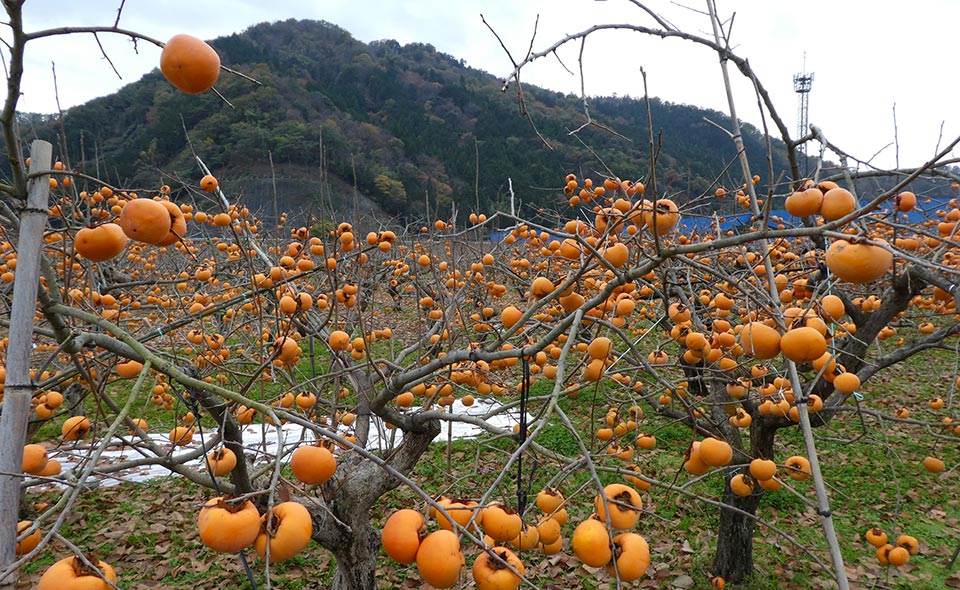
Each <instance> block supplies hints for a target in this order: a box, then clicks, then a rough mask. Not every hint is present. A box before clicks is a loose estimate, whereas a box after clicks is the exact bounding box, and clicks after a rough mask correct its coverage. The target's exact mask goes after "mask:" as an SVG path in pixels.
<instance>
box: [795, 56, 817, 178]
mask: <svg viewBox="0 0 960 590" xmlns="http://www.w3.org/2000/svg"><path fill="white" fill-rule="evenodd" d="M806 70H807V55H806V54H804V55H803V72H801V73H799V74H794V75H793V90H794V92H796V93H797V95H798V96H797V99H798V100H797V103H798V108H797V139H799V138H801V137H803V136H804V135H806V134H807V131H808V129H807V127H808V125H809V120H808V117H809V114H810V87H811V86H813V72H810V73H809V74H808V73H807V71H806ZM800 154H801V156H802V159H803V173H804V174H806V173H807V142H804V143H802V144H801V145H800Z"/></svg>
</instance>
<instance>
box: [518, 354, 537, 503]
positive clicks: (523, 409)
mask: <svg viewBox="0 0 960 590" xmlns="http://www.w3.org/2000/svg"><path fill="white" fill-rule="evenodd" d="M522 358H523V381H522V382H521V383H520V447H521V448H523V445H524V443H526V442H527V398H528V397H529V395H530V359H529V358H528V357H526V356H524V357H522ZM530 479H531V480H532V479H533V477H532V474H531V478H530ZM526 508H527V490H526V488H524V486H523V453H520V456H518V457H517V512H518V513H519V514H520V516H521V518H522V517H523V513H524V511H525V510H526Z"/></svg>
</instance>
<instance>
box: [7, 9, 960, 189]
mask: <svg viewBox="0 0 960 590" xmlns="http://www.w3.org/2000/svg"><path fill="white" fill-rule="evenodd" d="M119 4H120V0H85V1H83V2H64V1H53V0H28V1H27V2H26V4H25V6H24V21H25V28H26V29H27V30H28V31H30V30H36V29H43V28H49V27H55V26H65V25H109V24H112V23H113V20H114V18H115V17H116V11H117V8H118V6H119ZM885 4H886V3H884V2H875V1H874V0H803V1H798V2H785V1H780V0H776V1H771V0H736V1H734V0H726V1H725V0H718V5H719V9H720V13H721V15H722V16H725V17H729V16H731V15H732V14H733V13H734V12H736V17H735V20H734V26H733V34H732V41H733V45H734V50H735V52H736V53H738V54H739V55H741V56H743V57H746V58H748V59H749V60H750V63H751V64H752V65H753V67H754V69H755V70H756V72H757V74H758V77H759V78H760V80H761V82H762V83H763V84H764V85H765V86H766V87H767V89H768V90H769V91H770V93H771V95H772V96H773V99H774V102H775V103H776V105H777V106H778V109H779V111H780V114H781V116H782V117H783V118H784V119H785V121H786V122H787V124H788V126H789V127H790V128H791V130H795V128H796V120H797V95H796V94H795V93H794V91H793V82H792V81H793V75H794V74H795V73H797V72H800V71H801V70H802V69H803V60H804V52H806V69H807V71H811V72H814V74H815V80H814V83H813V91H812V93H811V94H810V122H811V123H814V124H816V125H818V126H820V127H821V128H822V129H823V131H824V133H825V134H826V135H827V137H828V138H829V139H830V140H831V141H832V142H834V143H835V144H837V145H839V146H841V147H843V148H844V149H846V150H847V151H848V152H850V153H852V154H853V155H855V156H857V157H860V158H862V159H870V158H871V157H873V156H874V155H875V154H878V152H879V154H878V155H876V158H875V160H874V162H875V163H876V164H878V165H880V166H886V167H890V166H893V165H894V164H895V162H896V155H897V153H896V150H895V149H894V147H893V145H892V143H893V142H894V139H895V127H896V129H897V130H898V139H899V164H900V165H901V166H916V165H919V164H920V163H922V162H923V161H925V160H926V159H928V158H929V157H930V156H931V155H932V154H933V153H934V151H935V150H936V148H937V145H938V142H940V143H941V144H945V143H947V142H949V141H950V140H952V139H953V138H954V137H955V136H957V135H960V112H958V107H957V104H958V97H960V92H958V90H960V80H958V76H957V73H956V70H955V68H953V67H952V66H950V65H949V64H950V63H952V62H953V60H954V59H955V55H956V46H955V43H953V42H952V39H953V38H954V37H955V36H956V30H955V29H956V27H957V26H958V23H960V1H956V0H918V1H915V2H913V3H911V4H910V6H909V8H907V7H905V6H904V5H902V4H901V5H899V6H898V8H896V9H886V8H881V6H883V5H885ZM647 5H648V6H649V7H651V8H653V9H654V10H658V11H660V13H661V15H663V16H664V17H665V18H666V19H667V20H669V21H670V22H672V23H673V24H674V25H676V26H678V27H680V28H683V29H685V30H687V31H690V32H693V33H697V34H701V35H704V36H708V35H709V34H710V33H709V21H708V20H707V19H706V18H705V17H704V16H703V15H701V14H698V13H697V12H695V11H693V10H690V9H687V8H683V7H681V6H680V5H678V4H676V3H673V2H668V1H665V0H650V1H649V2H647ZM690 5H691V6H692V7H694V8H696V9H697V10H703V9H704V8H705V4H704V3H703V2H701V1H700V0H691V3H690ZM481 13H483V15H484V16H485V17H486V18H487V21H488V22H489V23H490V24H491V25H492V26H493V27H494V28H495V29H496V30H497V32H498V33H499V34H500V35H501V37H502V38H503V39H504V41H505V43H506V44H507V46H508V48H509V49H510V50H511V51H512V52H513V54H514V55H515V56H516V55H522V54H524V53H525V52H526V49H527V47H528V45H529V43H530V35H531V32H532V31H533V27H534V22H535V20H536V17H537V15H538V14H539V15H540V21H539V27H538V32H537V37H536V40H535V43H534V49H535V50H537V49H543V48H545V47H547V46H549V45H550V44H552V43H553V42H555V41H557V40H559V39H560V38H562V37H563V36H565V35H566V34H569V33H574V32H577V31H579V30H582V29H584V28H587V27H589V26H591V25H594V24H601V23H615V22H630V23H635V24H643V25H649V26H653V23H652V22H651V21H650V19H649V18H648V17H647V16H646V15H645V14H644V13H642V12H641V11H640V10H639V9H638V8H637V7H636V6H634V5H633V4H632V3H631V2H629V1H628V0H605V1H601V2H597V1H593V0H453V1H451V0H446V1H439V0H274V1H273V2H263V1H262V0H190V1H188V0H127V1H126V5H125V7H124V9H123V15H122V18H121V21H120V25H121V27H124V28H129V29H134V30H137V31H140V32H142V33H144V34H145V35H148V36H151V37H154V38H157V39H161V40H166V39H168V38H169V37H171V36H172V35H174V34H176V33H189V34H192V35H195V36H198V37H201V38H205V39H211V38H214V37H217V36H221V35H226V34H230V33H234V32H240V31H243V30H244V29H245V28H247V27H249V26H251V25H253V24H256V23H259V22H263V21H276V20H283V19H287V18H303V19H322V20H326V21H328V22H332V23H334V24H337V25H339V26H341V27H343V28H344V29H346V30H348V31H349V32H350V33H351V34H352V35H353V36H354V37H355V38H357V39H360V40H361V41H372V40H376V39H386V38H391V39H396V40H397V41H399V42H400V43H409V42H414V41H419V42H424V43H430V44H432V45H434V46H435V47H436V48H437V49H438V50H440V51H443V52H445V53H448V54H451V55H453V56H455V57H457V58H462V59H464V60H466V62H467V63H468V64H469V65H470V66H473V67H477V68H481V69H483V70H486V71H488V72H491V73H493V74H495V75H497V76H498V77H503V76H506V75H507V74H509V73H510V71H511V65H510V62H509V60H508V58H507V57H506V55H505V54H504V52H503V50H502V49H501V48H500V45H499V43H498V42H497V40H496V39H495V38H494V37H493V35H492V34H491V33H490V32H489V31H488V30H487V28H486V27H485V26H484V24H483V22H482V21H481V19H480V14H481ZM5 34H6V31H4V35H5ZM101 39H102V41H103V44H104V47H105V48H106V51H107V53H108V54H109V56H110V58H111V60H112V61H113V63H114V64H115V65H116V67H117V69H118V70H119V72H120V74H121V75H122V76H123V79H122V80H120V79H118V78H117V76H116V75H115V74H114V73H113V71H112V70H111V68H110V66H109V65H108V64H107V63H106V61H105V60H104V59H103V58H102V56H101V54H100V50H99V49H98V47H97V45H96V42H95V40H94V39H93V37H92V36H90V35H84V36H76V37H74V38H66V37H56V38H53V39H50V40H38V41H34V42H31V43H30V44H29V45H28V47H27V63H26V74H25V76H24V83H23V88H22V90H23V93H24V96H23V98H22V100H21V102H20V108H21V110H24V111H36V112H53V111H55V110H56V103H55V102H54V99H53V89H54V85H53V76H52V73H51V62H55V63H56V70H57V80H58V86H59V94H60V104H61V106H62V107H63V108H68V107H70V106H73V105H76V104H80V103H83V102H85V101H88V100H90V99H92V98H95V97H97V96H101V95H104V94H109V93H111V92H113V91H115V90H116V89H117V88H119V87H120V86H122V85H124V84H128V83H131V82H134V81H136V80H138V79H139V78H140V77H141V76H142V75H143V74H145V73H146V72H148V71H150V70H151V69H153V68H154V67H156V66H157V64H158V63H159V56H160V50H159V49H158V48H156V47H154V46H152V45H148V44H141V45H140V47H139V54H137V53H135V52H134V51H133V47H132V45H131V43H130V42H129V40H125V39H123V38H114V39H108V38H107V37H106V36H101ZM578 51H579V46H570V47H568V48H567V49H566V50H565V51H563V52H562V53H561V54H560V57H561V58H562V59H563V61H564V63H566V64H567V66H568V67H570V68H571V69H572V70H574V71H575V72H576V71H577V69H576V67H575V66H576V62H577V53H578ZM584 62H585V67H584V72H585V76H586V81H585V85H586V89H587V93H588V94H594V95H598V94H607V95H608V94H613V93H617V94H619V95H631V96H642V94H643V87H642V83H641V81H640V76H639V71H640V68H643V69H644V70H645V71H646V72H647V77H648V84H649V87H650V92H651V94H652V95H654V96H659V97H661V98H663V99H665V100H669V101H671V102H678V103H688V104H694V105H698V106H704V107H710V108H714V109H718V110H723V111H725V110H726V99H725V96H724V92H723V87H722V85H721V75H720V68H719V66H718V61H717V59H716V56H715V55H713V54H711V53H710V52H709V51H708V50H706V49H704V48H701V47H697V46H694V45H692V44H690V43H688V42H684V41H680V40H656V39H648V38H644V37H643V36H641V35H640V34H637V33H628V32H600V33H598V34H596V35H594V36H593V37H591V38H590V39H589V40H588V41H587V43H586V48H585V58H584ZM731 74H732V75H733V76H734V79H735V83H736V99H737V101H738V114H739V115H740V118H741V119H744V120H747V121H750V122H752V123H754V124H756V125H758V126H759V124H760V122H761V121H760V116H759V111H758V109H757V106H756V99H755V97H754V95H753V93H752V89H751V88H750V86H749V84H747V83H746V82H745V80H744V79H743V77H742V76H740V74H739V73H738V72H737V71H736V70H735V69H731ZM523 79H524V80H526V81H527V82H531V83H535V84H538V85H542V86H547V87H549V88H552V89H556V90H560V91H565V92H579V90H580V80H579V78H578V77H577V76H574V75H571V74H570V73H568V72H566V71H565V70H564V69H563V68H562V67H561V66H560V65H559V64H558V61H557V60H556V59H552V58H551V59H544V60H541V61H539V62H536V63H535V64H533V65H532V66H530V67H529V69H528V70H526V71H525V72H524V76H523ZM894 110H895V112H896V126H895V124H894ZM654 124H655V125H656V122H654ZM941 126H942V128H941ZM941 134H942V137H941ZM669 140H670V138H666V141H669ZM888 145H889V147H886V148H885V146H888ZM958 153H960V152H958ZM624 174H625V175H630V173H629V172H624Z"/></svg>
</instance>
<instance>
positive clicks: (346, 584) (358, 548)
mask: <svg viewBox="0 0 960 590" xmlns="http://www.w3.org/2000/svg"><path fill="white" fill-rule="evenodd" d="M439 433H440V422H439V421H438V420H430V421H428V422H427V423H426V424H423V425H422V426H420V427H419V430H418V431H416V432H413V431H408V432H406V433H404V440H403V443H401V444H400V446H399V447H397V448H396V449H394V451H393V452H392V453H390V455H389V457H390V458H389V460H388V461H387V463H388V464H389V465H390V467H391V468H393V469H394V470H396V472H397V473H399V474H401V475H403V476H406V474H408V473H410V472H411V471H412V470H413V468H414V467H415V466H416V464H417V461H418V460H419V459H420V456H421V455H423V453H425V452H426V451H427V449H428V448H429V447H430V442H431V441H432V440H433V439H434V437H436V436H437V435H438V434H439ZM341 457H342V461H341V462H340V463H339V464H338V465H337V473H336V475H334V477H333V479H332V480H330V481H329V482H327V483H325V484H323V487H322V488H321V490H322V493H323V499H324V503H325V504H326V506H325V507H315V508H311V509H310V512H311V515H312V517H313V524H314V526H313V538H314V540H316V541H317V542H318V543H320V545H322V546H323V547H326V548H327V549H329V550H330V552H331V553H333V555H334V557H336V558H337V565H336V569H335V570H334V574H333V585H332V588H333V590H376V589H377V557H378V555H379V552H380V532H379V531H378V530H376V529H375V528H374V527H373V525H372V524H371V523H370V512H371V509H372V508H373V506H374V504H376V502H377V500H379V499H380V498H381V497H382V496H383V495H384V494H385V493H387V492H388V491H390V490H392V489H394V488H396V487H397V486H398V485H400V483H401V482H400V479H398V478H396V477H394V476H393V475H391V474H390V473H388V472H387V471H386V470H384V469H383V468H382V467H380V466H379V465H377V464H376V462H374V461H372V460H371V459H369V458H365V457H362V456H360V455H359V454H357V453H345V454H344V455H341ZM304 505H306V506H308V507H309V506H310V505H311V502H304Z"/></svg>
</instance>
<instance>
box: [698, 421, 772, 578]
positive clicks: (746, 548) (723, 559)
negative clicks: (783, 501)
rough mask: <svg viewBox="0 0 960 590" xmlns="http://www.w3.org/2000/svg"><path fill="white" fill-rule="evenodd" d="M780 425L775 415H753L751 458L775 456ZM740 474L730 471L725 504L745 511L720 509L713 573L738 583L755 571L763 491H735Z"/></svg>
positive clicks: (726, 483)
mask: <svg viewBox="0 0 960 590" xmlns="http://www.w3.org/2000/svg"><path fill="white" fill-rule="evenodd" d="M778 428H779V424H778V421H777V420H776V419H775V418H773V417H769V416H760V415H754V421H753V425H752V426H751V428H750V455H751V457H754V458H763V459H771V460H772V459H773V441H774V437H775V435H776V433H777V429H778ZM738 473H739V471H728V472H727V476H726V478H725V479H724V488H723V498H722V501H723V503H724V505H725V506H732V507H733V508H736V509H739V510H742V511H743V512H738V511H737V510H731V509H729V508H721V509H720V526H719V527H718V528H717V552H716V554H715V555H714V558H713V575H715V576H720V577H722V578H723V579H724V580H725V581H727V582H730V583H738V582H740V581H742V580H744V579H746V578H749V577H750V576H751V575H752V574H753V529H754V526H755V524H756V518H755V517H756V514H757V506H759V505H760V498H761V496H763V494H764V490H763V488H761V487H760V486H759V485H757V486H756V488H757V489H756V491H755V492H754V493H752V494H750V495H749V496H747V497H745V498H743V497H740V496H738V495H736V494H734V493H733V490H732V489H731V488H730V480H731V479H733V477H734V476H735V475H737V474H738Z"/></svg>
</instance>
